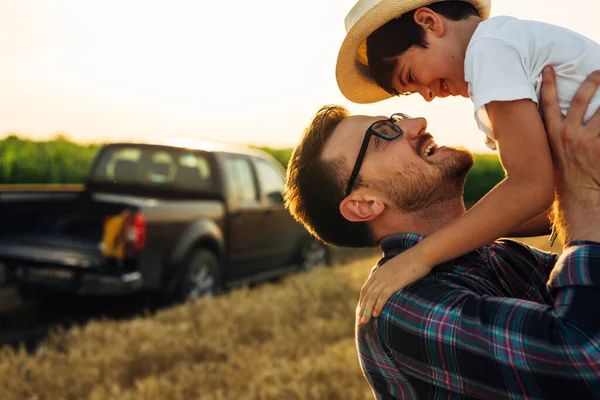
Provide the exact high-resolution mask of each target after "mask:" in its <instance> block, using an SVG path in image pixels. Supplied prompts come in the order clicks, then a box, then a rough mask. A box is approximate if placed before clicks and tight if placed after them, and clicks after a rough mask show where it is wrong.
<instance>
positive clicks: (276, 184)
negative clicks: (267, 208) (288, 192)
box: [254, 158, 285, 203]
mask: <svg viewBox="0 0 600 400" xmlns="http://www.w3.org/2000/svg"><path fill="white" fill-rule="evenodd" d="M254 160H255V164H256V174H257V175H258V181H259V182H260V188H261V191H262V193H264V194H265V196H266V197H267V198H268V199H269V201H270V202H271V203H283V190H284V187H285V178H284V177H283V175H282V173H281V171H279V170H277V169H276V168H275V166H273V165H271V164H270V163H269V162H267V161H266V160H263V159H261V158H255V159H254Z"/></svg>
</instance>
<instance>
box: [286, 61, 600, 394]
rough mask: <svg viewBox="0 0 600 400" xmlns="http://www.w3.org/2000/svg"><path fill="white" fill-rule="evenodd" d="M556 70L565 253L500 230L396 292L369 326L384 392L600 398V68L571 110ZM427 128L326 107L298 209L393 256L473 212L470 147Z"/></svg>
mask: <svg viewBox="0 0 600 400" xmlns="http://www.w3.org/2000/svg"><path fill="white" fill-rule="evenodd" d="M553 76H554V75H553V72H552V71H550V72H546V73H545V74H544V86H543V98H544V102H543V107H544V112H545V116H546V117H545V122H546V127H547V129H548V135H549V137H550V139H551V143H552V147H553V150H554V153H555V155H554V157H555V162H556V164H557V166H558V168H559V169H558V172H557V182H558V183H557V190H558V198H559V200H560V202H559V215H560V217H559V218H558V220H559V221H560V222H561V231H560V232H561V235H562V238H563V240H564V241H565V243H566V246H565V249H564V252H563V255H562V256H561V258H560V259H558V258H557V257H556V256H555V255H551V254H548V253H545V252H542V251H539V250H536V249H533V248H530V247H528V246H525V245H522V244H519V243H518V242H514V241H510V240H504V241H497V242H494V243H490V244H489V245H486V246H484V247H482V248H480V249H478V250H477V251H475V252H472V253H469V254H467V255H466V256H463V257H460V258H458V259H455V260H453V261H452V262H448V263H445V264H443V265H438V266H436V267H435V268H434V269H433V271H432V272H431V273H430V274H428V275H427V276H426V277H424V278H422V279H420V280H418V281H417V282H415V283H413V284H411V285H409V286H407V287H405V288H404V289H402V290H400V291H398V292H396V293H394V294H393V295H392V297H391V298H390V300H389V301H388V302H387V304H386V305H385V307H384V309H383V313H382V314H381V316H380V317H379V318H375V319H374V320H372V321H371V322H370V323H369V324H367V325H362V326H358V327H357V347H358V352H359V358H360V363H361V368H362V370H363V372H364V374H365V376H366V378H367V380H368V382H369V384H370V385H371V387H372V389H373V392H374V394H375V396H376V397H377V398H378V399H393V398H403V399H416V398H419V399H421V398H477V399H483V398H489V399H506V398H544V399H548V398H560V399H564V398H573V399H585V398H600V287H599V286H600V230H599V229H598V226H600V136H599V132H600V113H598V114H597V115H595V116H594V117H593V118H592V120H591V121H590V122H589V123H588V124H587V125H585V126H584V125H582V123H581V121H582V118H583V115H584V113H585V111H586V108H587V104H588V103H589V100H590V98H591V97H592V96H593V94H594V93H595V92H596V90H597V88H598V86H599V85H600V71H598V72H597V73H595V74H592V75H591V76H590V77H589V78H588V80H586V82H585V83H584V84H583V85H582V87H581V89H580V90H579V92H578V93H577V95H576V97H575V99H574V101H573V105H572V107H571V109H570V111H569V114H568V115H567V117H566V118H565V119H564V121H563V120H562V116H561V114H560V111H559V109H558V105H557V101H556V98H557V95H556V88H555V81H554V80H553V79H552V78H553ZM426 126H427V123H426V121H425V120H424V119H422V118H408V117H406V116H404V115H396V116H394V117H393V118H391V119H389V120H388V119H387V118H383V117H366V116H349V115H348V113H347V111H346V110H345V109H343V108H341V107H339V106H327V107H324V108H322V109H321V110H320V111H319V112H318V113H317V115H316V116H315V117H314V119H313V121H312V122H311V124H310V125H309V126H308V128H307V129H306V131H305V132H304V135H303V137H302V139H301V142H300V143H299V145H298V146H297V148H296V149H295V150H294V153H293V155H292V158H291V160H290V164H289V167H288V177H287V193H286V204H287V206H288V208H289V209H290V211H291V212H292V214H293V215H294V216H295V217H296V218H297V219H298V220H299V221H301V222H302V223H303V224H305V226H307V228H308V229H310V230H311V232H312V233H313V234H314V235H315V236H317V237H319V238H321V239H322V240H324V241H326V242H329V243H332V244H335V245H340V246H356V247H360V246H375V245H379V246H380V247H381V249H382V251H383V253H384V257H383V258H382V260H381V261H380V262H379V263H378V268H381V267H382V265H385V262H386V261H387V260H389V259H390V258H391V257H393V256H394V255H395V254H397V253H399V252H402V251H404V250H406V249H408V248H410V247H411V246H414V245H415V244H416V243H418V242H419V241H420V240H422V239H423V238H424V237H425V236H426V235H428V234H430V233H431V232H434V231H435V230H437V229H440V228H441V227H443V226H444V225H445V224H447V223H449V222H450V221H452V220H453V219H454V218H457V217H458V216H460V215H462V213H464V212H465V208H464V205H463V202H462V189H463V185H464V180H465V175H466V173H467V171H468V170H469V168H470V167H471V165H472V158H471V155H470V154H469V153H468V152H466V151H465V150H461V149H451V148H446V147H439V148H438V147H437V146H436V145H435V143H434V142H433V138H432V137H431V136H430V135H429V134H428V133H426ZM561 135H562V136H561ZM561 137H562V138H564V139H559V138H561ZM583 143H585V147H584V146H582V144H583ZM357 154H358V157H357ZM482 223H485V221H482ZM399 232H400V233H399ZM383 268H385V267H383ZM412 280H414V279H409V281H412Z"/></svg>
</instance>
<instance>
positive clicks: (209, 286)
mask: <svg viewBox="0 0 600 400" xmlns="http://www.w3.org/2000/svg"><path fill="white" fill-rule="evenodd" d="M183 268H184V270H183V271H182V272H183V275H182V278H181V281H180V282H179V285H178V286H179V287H178V288H177V289H178V290H177V294H176V297H177V300H178V301H180V302H185V301H195V300H198V299H200V298H202V297H212V296H214V295H215V294H217V291H218V289H219V287H220V284H219V260H218V259H217V257H216V256H215V255H214V253H213V252H212V251H210V250H207V249H202V248H200V249H195V250H193V251H192V252H191V253H190V255H189V256H188V257H187V259H186V262H185V265H184V266H183Z"/></svg>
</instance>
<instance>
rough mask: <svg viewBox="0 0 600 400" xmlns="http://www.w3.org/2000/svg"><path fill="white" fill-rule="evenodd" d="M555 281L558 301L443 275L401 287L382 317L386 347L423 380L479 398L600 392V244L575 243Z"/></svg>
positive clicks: (560, 264) (574, 395)
mask: <svg viewBox="0 0 600 400" xmlns="http://www.w3.org/2000/svg"><path fill="white" fill-rule="evenodd" d="M549 288H550V290H551V292H552V293H553V295H554V297H553V298H554V299H555V302H554V304H552V305H545V304H539V303H535V302H531V301H525V300H520V299H513V298H497V297H490V296H481V295H478V294H476V293H473V292H472V291H469V290H467V289H465V288H461V287H460V286H459V285H456V286H451V285H448V284H447V283H441V282H438V281H437V280H435V279H431V280H429V281H428V282H427V283H426V284H425V285H423V286H421V287H419V290H418V291H415V292H413V294H407V292H406V291H401V292H398V293H397V294H396V295H395V296H393V297H392V300H390V301H389V302H388V305H387V306H386V308H385V309H384V313H383V314H382V316H381V317H380V319H379V321H378V327H379V329H378V334H379V337H380V339H381V341H382V345H383V346H384V347H385V352H384V354H386V355H387V357H389V362H391V363H392V364H394V367H395V368H398V369H399V370H402V371H403V372H405V373H406V374H408V375H410V376H411V377H413V378H415V379H417V380H418V381H421V382H424V383H426V384H430V385H433V386H435V387H439V388H443V389H446V390H450V391H452V392H455V393H461V394H463V395H467V396H472V397H475V398H482V399H483V398H509V397H510V398H519V397H523V398H527V397H528V396H530V395H532V394H533V393H537V394H539V393H544V394H545V395H548V394H552V393H554V394H558V393H568V394H569V397H570V398H587V397H589V395H590V393H593V394H595V395H596V396H598V397H600V244H599V243H592V242H576V243H572V244H571V245H570V246H569V247H567V248H566V249H565V251H564V253H563V254H562V255H561V257H560V258H559V261H558V262H557V265H556V268H555V270H554V271H553V273H552V276H551V280H550V282H549ZM403 293H404V294H403ZM380 365H382V364H381V363H380ZM383 370H386V371H390V370H391V369H390V368H389V366H388V367H386V368H384V369H383ZM388 384H389V381H388ZM394 390H396V389H394ZM565 390H568V391H567V392H565ZM386 391H388V392H389V391H391V389H389V390H386Z"/></svg>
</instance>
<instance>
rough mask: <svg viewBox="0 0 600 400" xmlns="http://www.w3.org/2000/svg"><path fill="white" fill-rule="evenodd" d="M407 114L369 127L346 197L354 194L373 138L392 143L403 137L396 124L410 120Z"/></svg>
mask: <svg viewBox="0 0 600 400" xmlns="http://www.w3.org/2000/svg"><path fill="white" fill-rule="evenodd" d="M410 118H411V117H409V116H408V115H406V114H403V113H395V114H392V116H391V117H390V118H389V119H382V120H379V121H375V122H373V123H372V124H371V126H369V129H367V131H366V132H365V138H364V139H363V142H362V145H361V146H360V151H359V152H358V157H356V162H355V163H354V169H353V170H352V174H351V175H350V180H349V181H348V187H347V188H346V196H348V195H349V194H350V193H351V192H352V187H353V186H354V183H355V182H356V178H357V177H358V173H359V171H360V167H361V166H362V163H363V160H364V159H365V154H367V148H368V147H369V141H370V140H371V136H377V137H378V138H381V139H383V140H387V141H389V142H391V141H392V140H394V139H397V138H399V137H400V136H401V135H402V133H403V132H402V129H400V127H399V126H398V125H396V122H398V121H402V120H403V119H410Z"/></svg>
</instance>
